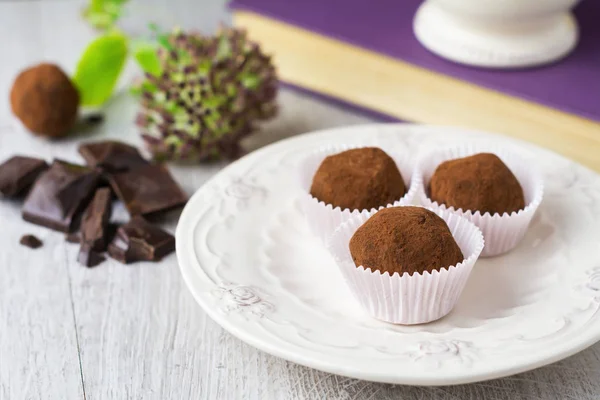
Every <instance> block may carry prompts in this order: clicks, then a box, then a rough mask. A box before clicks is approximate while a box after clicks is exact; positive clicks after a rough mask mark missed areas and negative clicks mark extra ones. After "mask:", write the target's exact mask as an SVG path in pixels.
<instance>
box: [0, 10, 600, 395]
mask: <svg viewBox="0 0 600 400" xmlns="http://www.w3.org/2000/svg"><path fill="white" fill-rule="evenodd" d="M142 2H143V4H144V5H145V8H144V10H146V15H144V16H139V15H137V16H132V17H130V18H127V19H126V21H124V22H125V23H126V26H127V24H130V25H129V28H130V29H140V27H141V26H143V22H144V18H146V19H148V18H149V16H150V17H153V16H157V15H159V16H160V18H161V19H162V21H163V22H164V21H167V22H165V23H171V21H173V20H174V21H177V20H179V21H181V22H182V24H183V25H184V26H197V27H200V28H203V29H208V30H211V29H214V27H215V26H216V24H217V22H218V20H219V19H223V18H227V15H226V12H225V9H224V6H223V4H222V2H221V1H214V2H207V1H201V0H200V1H194V0H188V1H183V0H181V1H175V0H173V1H171V0H153V1H144V0H140V1H138V4H137V5H138V6H139V5H140V4H141V3H142ZM167 5H168V7H167ZM79 6H80V4H79V2H76V1H47V0H42V1H12V2H11V1H0V38H1V39H0V40H1V41H0V94H1V95H0V160H4V159H5V158H7V157H9V156H10V155H12V154H34V155H40V154H41V155H44V156H45V157H47V158H48V159H50V158H52V157H61V158H64V159H67V160H73V161H81V159H80V157H79V156H78V155H77V152H76V147H77V144H78V143H79V142H80V141H81V140H85V139H93V140H99V139H102V138H109V137H110V138H118V139H123V140H126V141H129V142H132V143H137V144H139V138H138V136H137V133H136V130H135V129H134V127H133V125H132V123H131V120H132V118H133V116H134V113H135V104H134V103H133V102H132V100H131V99H129V98H128V97H127V96H126V95H121V96H118V97H117V98H115V99H114V101H112V102H111V103H110V104H109V105H108V106H107V111H106V112H107V121H106V123H105V124H104V126H102V127H100V128H98V129H96V130H95V131H91V132H87V133H85V134H81V135H79V136H77V137H73V138H70V139H67V140H62V141H58V142H48V141H45V140H41V139H39V138H34V137H33V136H31V135H29V134H27V133H25V132H22V131H20V130H19V129H16V128H15V127H14V126H13V123H12V122H11V118H10V112H9V106H8V102H7V95H8V90H9V87H10V84H11V82H12V79H13V77H14V76H15V74H16V73H17V71H18V70H19V69H21V68H23V67H25V66H27V65H29V64H32V63H35V62H38V61H41V60H52V61H57V62H59V63H60V64H62V65H64V67H65V68H66V69H67V70H72V69H73V65H74V63H75V60H76V59H77V56H78V55H79V52H80V50H81V49H82V48H83V46H84V45H85V43H86V41H87V40H88V38H89V37H90V36H89V35H90V33H89V31H87V30H86V27H85V25H84V24H83V23H82V22H81V21H80V20H78V19H77V11H78V8H79ZM165 7H166V8H167V11H165V12H163V11H162V10H165ZM148 10H149V11H148ZM136 18H137V20H136ZM169 18H171V19H169ZM281 105H282V112H281V115H280V116H279V117H278V118H277V120H275V121H273V122H271V123H269V124H267V125H266V126H264V128H263V129H262V131H261V132H260V133H258V134H257V135H256V136H254V137H252V138H249V140H248V143H247V144H248V147H249V148H250V149H255V148H257V147H260V146H262V145H265V144H267V143H270V142H273V141H275V140H278V139H280V138H283V137H287V136H290V135H294V134H299V133H303V132H306V131H310V130H314V129H319V128H325V127H331V126H337V125H348V124H356V123H362V122H368V121H369V120H368V118H366V117H361V116H358V115H355V114H353V113H352V112H350V111H347V110H346V111H344V110H341V109H338V108H335V107H334V106H331V105H326V104H323V103H320V102H318V101H317V100H314V99H311V98H308V97H305V96H302V95H298V94H295V93H292V92H289V91H286V90H284V91H282V93H281ZM223 165H224V164H214V165H208V166H206V165H205V166H194V167H191V166H187V167H182V166H173V167H172V171H173V173H174V174H175V176H176V177H177V179H178V180H179V181H180V182H181V183H182V184H183V186H184V188H185V190H186V191H187V192H188V193H190V194H191V193H193V192H194V191H195V190H196V189H197V188H198V187H200V186H201V185H202V184H203V182H204V181H206V180H207V179H208V178H209V177H211V176H212V175H213V174H214V173H215V172H217V171H218V170H219V169H220V168H222V167H223ZM116 218H117V219H125V218H126V212H125V211H124V209H122V208H119V209H118V210H117V211H116ZM176 220H177V215H170V216H169V217H168V218H165V221H164V223H165V226H166V227H167V228H168V229H170V230H171V231H173V230H174V229H175V225H176ZM0 223H1V224H2V229H0V399H2V400H8V399H10V400H18V399H81V398H85V399H92V400H93V399H160V400H164V399H188V398H194V399H196V398H197V399H287V398H290V399H292V398H293V399H295V398H307V399H325V398H327V399H398V398H402V399H423V400H429V399H515V400H516V399H551V400H552V399H577V400H579V399H599V398H600V344H597V345H596V346H593V347H592V348H590V349H588V350H586V351H583V352H582V353H580V354H578V355H576V356H573V357H571V358H569V359H567V360H564V361H562V362H559V363H556V364H553V365H550V366H548V367H545V368H541V369H538V370H535V371H532V372H529V373H525V374H521V375H517V376H514V377H510V378H505V379H499V380H494V381H489V382H483V383H479V384H471V385H464V386H455V387H440V388H419V387H402V386H391V385H384V384H375V383H369V382H363V381H358V380H354V379H348V378H344V377H339V376H334V375H329V374H326V373H322V372H319V371H315V370H311V369H309V368H305V367H301V366H298V365H295V364H293V363H289V362H286V361H283V360H281V359H278V358H275V357H272V356H270V355H267V354H265V353H262V352H260V351H258V350H256V349H254V348H252V347H250V346H248V345H246V344H244V343H242V342H240V341H239V340H237V339H235V338H233V337H232V336H231V335H229V334H228V333H226V332H225V331H224V330H223V329H221V328H220V327H219V326H218V325H217V324H215V323H214V322H213V321H212V320H210V319H209V318H207V317H206V315H205V314H204V312H203V311H202V310H201V309H200V307H199V306H197V305H196V303H195V301H194V299H193V298H192V296H191V295H190V294H189V293H188V291H187V289H186V288H185V286H184V284H183V281H182V279H181V276H180V274H179V270H178V267H177V262H176V259H175V257H174V256H170V257H168V258H167V259H166V260H165V261H164V262H162V263H161V264H141V265H131V266H123V265H121V264H118V263H116V262H114V261H110V260H109V261H108V262H106V263H104V264H102V265H101V266H100V267H98V268H93V269H87V268H84V267H82V266H80V265H78V264H77V262H76V261H75V259H76V252H77V246H75V245H71V244H68V243H66V242H65V241H64V238H63V236H62V235H61V234H58V233H55V232H51V231H49V230H46V229H44V228H41V227H37V226H34V225H31V224H27V223H25V222H23V221H22V220H21V217H20V205H19V204H17V203H13V202H9V201H2V202H1V203H0ZM25 233H33V234H35V235H37V236H39V237H40V238H41V239H42V240H43V241H44V243H45V244H44V247H43V248H42V249H39V250H36V251H30V250H26V249H24V248H21V247H20V246H19V245H18V241H19V238H20V236H21V235H22V234H25Z"/></svg>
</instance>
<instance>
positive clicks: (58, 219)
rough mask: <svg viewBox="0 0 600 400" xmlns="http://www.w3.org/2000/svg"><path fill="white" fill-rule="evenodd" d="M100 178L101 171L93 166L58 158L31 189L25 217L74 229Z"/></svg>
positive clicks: (49, 224) (45, 224)
mask: <svg viewBox="0 0 600 400" xmlns="http://www.w3.org/2000/svg"><path fill="white" fill-rule="evenodd" d="M98 178H99V174H98V172H96V171H94V170H92V169H90V168H86V167H83V166H81V165H75V164H70V163H67V162H65V161H60V160H55V161H54V162H53V163H52V165H51V166H50V168H49V169H48V170H47V171H46V172H44V173H43V174H42V175H41V176H40V177H39V179H38V180H37V181H36V182H35V184H34V185H33V188H32V189H31V191H30V192H29V195H28V196H27V199H26V200H25V204H24V205H23V219H24V220H26V221H29V222H32V223H34V224H38V225H42V226H45V227H47V228H50V229H54V230H57V231H61V232H71V231H73V230H74V229H75V228H77V223H78V218H77V217H78V216H79V215H80V213H81V211H82V210H83V209H84V208H85V206H86V205H87V203H88V201H89V200H90V198H91V197H92V195H93V193H94V190H95V189H96V185H97V184H98Z"/></svg>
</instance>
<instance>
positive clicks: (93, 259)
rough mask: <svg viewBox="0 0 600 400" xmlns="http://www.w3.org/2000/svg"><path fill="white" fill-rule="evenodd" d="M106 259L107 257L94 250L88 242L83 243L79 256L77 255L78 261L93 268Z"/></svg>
mask: <svg viewBox="0 0 600 400" xmlns="http://www.w3.org/2000/svg"><path fill="white" fill-rule="evenodd" d="M105 260H106V257H104V256H103V255H102V254H100V253H98V252H97V251H95V250H93V249H92V248H91V247H90V246H89V245H88V244H86V243H83V244H82V245H81V248H80V249H79V256H78V257H77V261H79V263H80V264H81V265H83V266H85V267H89V268H92V267H95V266H97V265H98V264H100V263H102V262H103V261H105Z"/></svg>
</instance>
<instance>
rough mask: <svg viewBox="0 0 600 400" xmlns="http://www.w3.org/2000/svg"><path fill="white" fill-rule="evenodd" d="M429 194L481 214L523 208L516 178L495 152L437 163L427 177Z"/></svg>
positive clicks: (446, 202)
mask: <svg viewBox="0 0 600 400" xmlns="http://www.w3.org/2000/svg"><path fill="white" fill-rule="evenodd" d="M429 196H430V198H431V200H433V201H436V202H438V204H445V205H446V206H447V207H454V208H455V209H459V208H461V209H462V210H463V211H466V210H472V211H479V212H480V213H481V214H485V213H486V212H489V213H490V214H495V213H499V214H503V213H505V212H506V213H509V214H510V213H512V212H514V211H519V210H522V209H523V208H525V197H524V196H523V189H522V188H521V185H520V184H519V181H518V180H517V178H516V177H515V175H514V174H513V173H512V172H511V170H510V169H508V167H507V166H506V165H505V164H504V163H503V162H502V160H500V158H498V156H496V155H495V154H490V153H480V154H475V155H473V156H469V157H465V158H458V159H455V160H449V161H446V162H443V163H442V164H440V165H439V166H438V167H437V169H436V170H435V172H434V173H433V176H432V177H431V181H430V183H429Z"/></svg>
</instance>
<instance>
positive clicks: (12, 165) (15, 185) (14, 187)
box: [0, 156, 48, 197]
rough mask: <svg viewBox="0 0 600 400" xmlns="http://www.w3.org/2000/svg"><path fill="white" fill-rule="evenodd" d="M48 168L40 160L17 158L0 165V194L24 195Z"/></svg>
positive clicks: (8, 195) (44, 162) (10, 195)
mask: <svg viewBox="0 0 600 400" xmlns="http://www.w3.org/2000/svg"><path fill="white" fill-rule="evenodd" d="M47 168H48V164H46V161H44V160H40V159H39V158H32V157H21V156H15V157H12V158H11V159H9V160H7V161H5V162H4V163H3V164H2V165H0V193H2V194H3V195H4V196H6V197H15V196H18V195H19V194H21V193H23V192H24V191H25V190H26V189H29V187H30V186H31V185H32V184H33V182H35V180H36V179H37V178H38V177H39V176H40V174H41V173H42V172H44V171H45V170H46V169H47Z"/></svg>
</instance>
